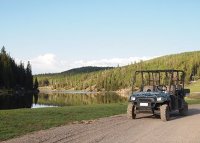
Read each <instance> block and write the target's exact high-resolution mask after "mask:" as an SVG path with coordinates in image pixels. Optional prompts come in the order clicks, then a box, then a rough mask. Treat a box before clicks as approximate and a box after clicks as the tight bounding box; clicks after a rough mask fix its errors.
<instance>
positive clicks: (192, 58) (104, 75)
mask: <svg viewBox="0 0 200 143" xmlns="http://www.w3.org/2000/svg"><path fill="white" fill-rule="evenodd" d="M199 57H200V51H194V52H185V53H181V54H173V55H167V56H162V57H158V58H155V59H152V60H148V61H140V62H139V63H132V64H131V65H127V66H123V67H116V68H111V69H103V70H100V71H93V72H90V73H76V74H67V73H66V74H63V73H58V74H53V75H51V74H43V75H37V76H36V77H37V78H38V82H39V86H50V87H51V88H52V89H74V90H85V89H87V90H91V91H94V90H97V91H102V90H106V91H116V90H119V89H124V88H127V87H130V86H131V84H132V82H131V81H132V77H133V73H134V72H135V71H136V70H156V69H179V70H183V71H185V73H186V83H189V82H190V81H191V80H197V79H199V78H200V58H199ZM90 68H91V67H90Z"/></svg>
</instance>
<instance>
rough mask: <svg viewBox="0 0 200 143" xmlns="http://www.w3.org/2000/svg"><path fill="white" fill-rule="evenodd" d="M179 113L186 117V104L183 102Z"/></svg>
mask: <svg viewBox="0 0 200 143" xmlns="http://www.w3.org/2000/svg"><path fill="white" fill-rule="evenodd" d="M179 113H180V115H181V116H186V115H187V114H188V104H187V102H184V105H183V109H179Z"/></svg>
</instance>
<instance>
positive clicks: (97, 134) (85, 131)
mask: <svg viewBox="0 0 200 143" xmlns="http://www.w3.org/2000/svg"><path fill="white" fill-rule="evenodd" d="M171 116H172V117H171V120H170V121H168V122H163V121H161V120H160V119H159V118H158V117H152V116H145V115H140V116H139V119H136V120H130V119H127V118H126V115H117V116H112V117H108V118H102V119H98V120H95V121H83V122H82V123H75V124H70V125H66V126H62V127H56V128H51V129H49V130H43V131H38V132H34V133H32V134H28V135H25V136H22V137H19V138H15V139H12V140H8V141H6V142H5V143H57V142H58V143H71V142H72V143H96V142H98V143H99V142H100V143H200V105H192V106H189V115H188V116H186V117H181V116H179V115H178V113H173V114H172V115H171Z"/></svg>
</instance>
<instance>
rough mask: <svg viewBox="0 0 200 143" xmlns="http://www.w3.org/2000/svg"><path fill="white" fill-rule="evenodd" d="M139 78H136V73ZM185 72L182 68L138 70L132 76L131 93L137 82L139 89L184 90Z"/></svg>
mask: <svg viewBox="0 0 200 143" xmlns="http://www.w3.org/2000/svg"><path fill="white" fill-rule="evenodd" d="M139 74H140V75H141V77H139V78H140V80H137V78H138V75H139ZM184 80H185V72H184V71H182V70H140V71H136V72H135V74H134V77H133V83H132V93H133V91H134V87H135V86H136V83H137V82H140V84H138V86H140V87H139V88H140V91H155V90H163V91H168V92H173V90H174V88H175V89H178V90H184Z"/></svg>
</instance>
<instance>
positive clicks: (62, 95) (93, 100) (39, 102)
mask: <svg viewBox="0 0 200 143" xmlns="http://www.w3.org/2000/svg"><path fill="white" fill-rule="evenodd" d="M127 99H128V98H127V97H124V96H120V95H118V94H117V93H115V92H104V93H96V92H83V91H59V92H47V93H39V94H30V93H24V94H6V95H0V109H18V108H44V107H58V106H75V105H90V104H110V103H124V102H127Z"/></svg>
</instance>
